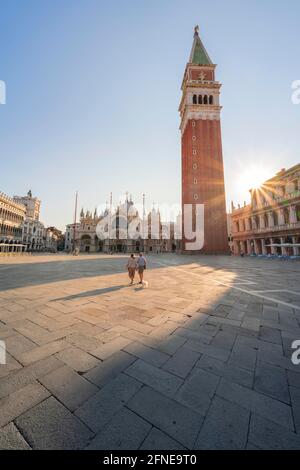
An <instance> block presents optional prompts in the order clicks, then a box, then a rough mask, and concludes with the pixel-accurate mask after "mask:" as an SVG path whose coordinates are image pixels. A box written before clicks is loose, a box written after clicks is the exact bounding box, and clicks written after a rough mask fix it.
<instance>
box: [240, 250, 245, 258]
mask: <svg viewBox="0 0 300 470" xmlns="http://www.w3.org/2000/svg"><path fill="white" fill-rule="evenodd" d="M240 255H241V258H244V256H245V253H244V252H243V250H241V252H240Z"/></svg>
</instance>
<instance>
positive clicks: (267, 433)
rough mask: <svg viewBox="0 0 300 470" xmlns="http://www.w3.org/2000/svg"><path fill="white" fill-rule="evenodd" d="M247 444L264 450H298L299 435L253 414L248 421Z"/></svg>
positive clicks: (299, 445) (299, 443) (299, 444)
mask: <svg viewBox="0 0 300 470" xmlns="http://www.w3.org/2000/svg"><path fill="white" fill-rule="evenodd" d="M248 439H249V443H251V444H253V445H256V446H258V447H259V448H261V449H264V450H271V449H274V450H299V449H300V435H299V434H298V435H297V434H295V433H294V432H292V431H289V430H287V429H286V428H285V427H283V426H280V425H279V424H275V423H274V422H272V421H269V420H267V419H265V418H263V417H261V416H258V415H256V414H253V415H252V416H251V421H250V430H249V437H248Z"/></svg>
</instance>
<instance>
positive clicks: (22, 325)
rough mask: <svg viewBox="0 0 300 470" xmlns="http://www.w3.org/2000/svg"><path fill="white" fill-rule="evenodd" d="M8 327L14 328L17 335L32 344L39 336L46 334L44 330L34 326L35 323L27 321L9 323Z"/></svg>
mask: <svg viewBox="0 0 300 470" xmlns="http://www.w3.org/2000/svg"><path fill="white" fill-rule="evenodd" d="M9 325H10V326H11V328H14V329H15V330H16V331H17V332H18V333H20V334H21V335H23V336H26V338H28V339H30V340H32V341H34V342H36V340H37V339H38V338H39V337H40V336H43V335H45V334H46V333H47V332H48V330H47V329H46V328H42V327H41V326H39V325H36V324H35V323H33V322H31V321H29V320H27V319H23V320H18V321H16V322H11V323H10V324H9Z"/></svg>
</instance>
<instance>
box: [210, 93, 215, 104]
mask: <svg viewBox="0 0 300 470" xmlns="http://www.w3.org/2000/svg"><path fill="white" fill-rule="evenodd" d="M209 104H214V97H213V96H212V95H210V97H209Z"/></svg>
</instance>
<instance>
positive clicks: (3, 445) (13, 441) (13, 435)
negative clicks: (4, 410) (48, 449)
mask: <svg viewBox="0 0 300 470" xmlns="http://www.w3.org/2000/svg"><path fill="white" fill-rule="evenodd" d="M0 450H30V446H29V445H28V444H27V442H26V441H25V439H24V438H23V436H22V434H21V433H20V432H19V431H18V429H17V428H16V426H15V425H14V423H9V424H7V425H6V426H4V428H2V429H0Z"/></svg>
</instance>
